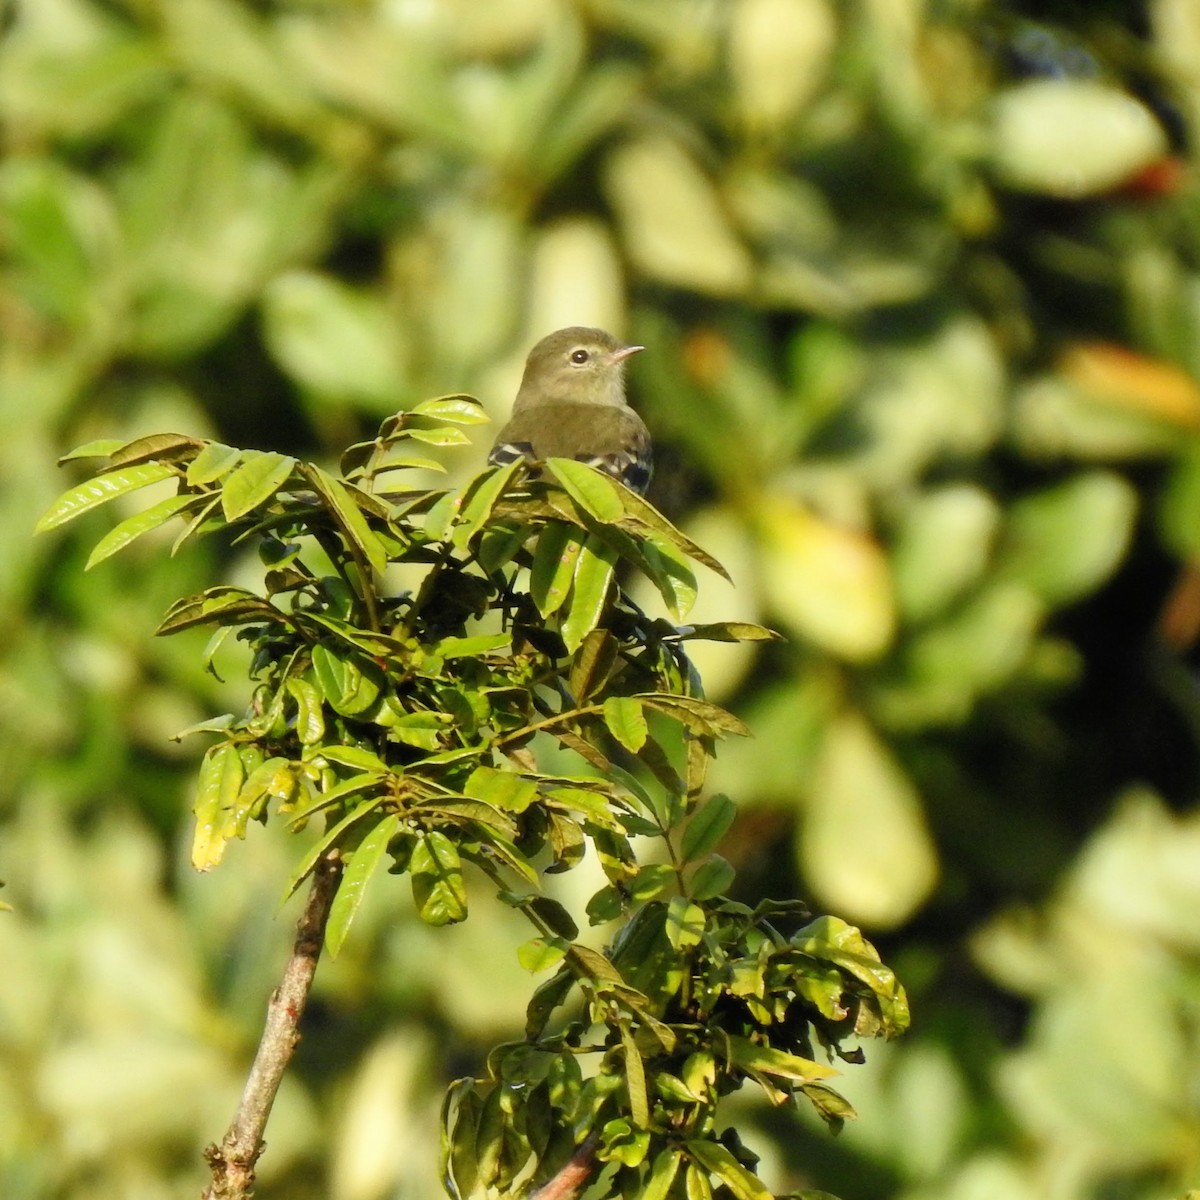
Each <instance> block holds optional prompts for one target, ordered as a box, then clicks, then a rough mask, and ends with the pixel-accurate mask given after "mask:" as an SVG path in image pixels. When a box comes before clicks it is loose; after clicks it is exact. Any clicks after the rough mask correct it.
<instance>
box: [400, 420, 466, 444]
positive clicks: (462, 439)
mask: <svg viewBox="0 0 1200 1200" xmlns="http://www.w3.org/2000/svg"><path fill="white" fill-rule="evenodd" d="M405 432H406V433H407V434H408V436H409V437H410V438H414V439H416V441H418V442H425V443H426V444H427V445H430V446H467V445H470V443H471V439H470V438H469V437H467V435H466V434H465V433H463V431H462V430H461V429H455V428H454V426H453V425H438V426H436V427H434V428H433V429H418V428H416V427H415V426H409V427H408V429H406V430H405Z"/></svg>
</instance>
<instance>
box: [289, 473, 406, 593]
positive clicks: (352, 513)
mask: <svg viewBox="0 0 1200 1200" xmlns="http://www.w3.org/2000/svg"><path fill="white" fill-rule="evenodd" d="M303 472H304V477H305V479H307V480H308V481H309V483H311V484H312V485H313V487H314V488H316V490H317V492H318V493H319V495H320V496H321V498H322V499H323V500H324V502H325V504H326V506H327V507H328V508H329V511H330V512H331V513H332V514H333V516H334V519H335V520H336V521H337V523H338V525H339V526H340V528H341V530H342V532H343V533H344V534H345V535H346V537H347V538H348V539H349V540H350V542H351V544H352V545H354V546H355V547H357V549H358V550H359V551H360V552H361V554H362V555H363V556H364V557H365V558H366V560H367V562H369V563H370V564H371V568H372V570H374V571H377V572H382V571H384V570H386V569H387V563H388V556H387V551H386V550H385V549H384V547H383V543H382V542H380V540H379V538H378V537H377V536H376V535H375V533H374V531H373V530H372V529H371V527H370V526H369V525H368V524H367V519H366V517H364V516H363V513H362V509H361V508H359V507H358V505H357V504H356V503H355V502H354V497H353V496H352V495H351V492H350V489H349V488H348V487H347V486H346V485H345V484H344V483H342V482H341V480H339V479H335V478H334V477H333V476H332V475H330V474H329V472H328V471H323V470H321V468H320V467H317V466H314V465H312V464H311V463H309V464H306V465H305V466H304V467H303Z"/></svg>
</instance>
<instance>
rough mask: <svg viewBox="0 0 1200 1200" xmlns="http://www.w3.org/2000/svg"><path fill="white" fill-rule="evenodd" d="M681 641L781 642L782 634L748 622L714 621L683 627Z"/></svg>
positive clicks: (680, 632) (680, 634)
mask: <svg viewBox="0 0 1200 1200" xmlns="http://www.w3.org/2000/svg"><path fill="white" fill-rule="evenodd" d="M679 637H680V640H682V641H689V640H701V641H707V642H781V641H783V634H781V633H776V632H775V630H774V629H768V628H767V627H766V626H765V625H755V624H753V623H752V622H750V621H716V622H714V623H712V624H709V625H684V626H682V627H681V628H680V630H679Z"/></svg>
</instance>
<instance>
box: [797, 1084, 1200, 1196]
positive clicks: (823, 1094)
mask: <svg viewBox="0 0 1200 1200" xmlns="http://www.w3.org/2000/svg"><path fill="white" fill-rule="evenodd" d="M800 1091H801V1092H802V1093H803V1095H804V1098H805V1099H806V1100H807V1101H808V1102H809V1103H810V1104H811V1105H812V1106H813V1108H815V1109H816V1110H817V1115H818V1116H820V1118H821V1120H822V1121H824V1122H825V1124H826V1125H828V1126H829V1128H830V1129H831V1130H832V1132H834V1133H838V1132H839V1131H840V1130H841V1128H842V1126H843V1125H844V1124H845V1123H846V1122H847V1121H853V1120H854V1119H855V1118H856V1117H857V1116H858V1113H856V1112H855V1111H854V1105H853V1104H851V1103H850V1101H849V1100H847V1099H846V1097H845V1096H843V1095H842V1094H841V1092H836V1091H834V1089H833V1088H831V1087H829V1086H828V1085H827V1084H824V1083H805V1084H801V1086H800ZM817 1196H818V1197H819V1196H820V1193H817ZM805 1200H807V1196H806V1198H805ZM1197 1200H1200V1197H1198V1198H1197Z"/></svg>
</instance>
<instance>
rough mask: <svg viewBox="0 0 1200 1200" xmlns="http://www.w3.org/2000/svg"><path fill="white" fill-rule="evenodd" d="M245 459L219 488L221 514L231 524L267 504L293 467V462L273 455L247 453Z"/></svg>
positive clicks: (291, 459)
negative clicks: (222, 513)
mask: <svg viewBox="0 0 1200 1200" xmlns="http://www.w3.org/2000/svg"><path fill="white" fill-rule="evenodd" d="M244 459H245V461H244V462H243V463H242V465H241V466H240V467H238V468H237V469H236V470H235V471H233V472H232V473H231V474H230V475H229V477H228V478H227V479H226V480H225V482H224V483H223V484H222V485H221V510H222V512H224V514H225V520H226V521H228V522H231V523H232V522H233V521H236V520H237V519H238V518H239V517H244V516H245V515H246V514H247V513H248V512H250V511H251V510H252V509H255V508H258V506H259V505H260V504H265V503H266V502H267V501H268V500H270V498H271V497H272V496H273V495H275V493H276V492H277V491H279V489H280V488H281V487H282V486H283V484H284V482H285V480H286V479H287V477H288V476H289V475H290V474H291V473H292V469H293V468H294V467H295V465H296V460H295V459H294V458H289V457H288V456H287V455H285V454H276V453H274V452H273V451H271V452H266V451H253V450H247V451H245V452H244Z"/></svg>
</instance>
